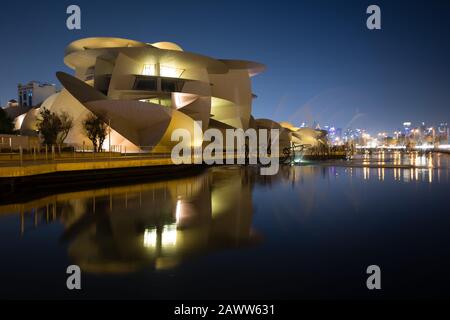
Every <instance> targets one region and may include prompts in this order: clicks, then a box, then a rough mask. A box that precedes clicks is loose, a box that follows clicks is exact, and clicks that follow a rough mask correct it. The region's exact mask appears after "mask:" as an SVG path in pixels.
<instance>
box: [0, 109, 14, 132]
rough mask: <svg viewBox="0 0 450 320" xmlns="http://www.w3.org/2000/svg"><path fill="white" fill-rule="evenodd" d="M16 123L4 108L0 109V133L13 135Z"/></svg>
mask: <svg viewBox="0 0 450 320" xmlns="http://www.w3.org/2000/svg"><path fill="white" fill-rule="evenodd" d="M13 131H14V122H13V120H12V119H11V118H9V117H8V115H7V113H6V111H5V110H3V108H1V107H0V133H13Z"/></svg>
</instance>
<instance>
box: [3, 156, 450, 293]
mask: <svg viewBox="0 0 450 320" xmlns="http://www.w3.org/2000/svg"><path fill="white" fill-rule="evenodd" d="M380 164H381V165H383V166H385V168H381V167H380ZM0 240H1V241H0V256H1V263H0V297H1V298H76V299H77V298H149V299H197V298H198V299H240V298H247V299H250V298H254V299H258V298H274V299H300V298H352V297H353V298H354V297H356V298H358V297H362V298H372V297H373V298H379V297H386V298H392V297H399V298H408V297H409V298H411V297H414V298H418V297H447V296H448V295H449V294H448V289H447V288H448V287H449V285H450V278H449V277H448V270H449V267H450V259H449V258H450V247H449V244H450V201H449V156H446V155H434V156H427V155H418V154H412V155H401V154H394V153H392V154H390V153H386V154H384V155H381V154H380V155H372V156H366V157H358V158H357V159H354V160H352V161H351V162H345V161H338V162H325V163H320V164H317V163H304V164H302V165H297V166H283V167H281V168H280V172H279V174H278V175H276V176H272V177H270V176H260V175H259V169H258V168H257V167H239V166H228V167H225V166H224V167H214V168H210V169H208V170H206V171H205V172H204V173H202V174H199V175H196V176H192V177H187V178H182V179H177V180H167V181H154V182H147V183H141V184H136V185H127V186H120V187H106V188H104V189H96V190H83V191H70V192H69V191H64V192H61V193H55V194H53V195H48V196H46V197H44V198H38V199H33V198H32V197H24V199H23V201H21V202H20V203H15V204H7V205H0ZM71 264H77V265H79V266H80V267H81V269H82V290H81V291H78V292H74V291H68V290H67V289H66V277H67V275H66V273H65V272H66V268H67V266H69V265H71ZM372 264H376V265H379V266H380V267H381V272H382V290H381V291H378V292H373V291H368V290H367V288H366V279H367V274H366V268H367V266H369V265H372Z"/></svg>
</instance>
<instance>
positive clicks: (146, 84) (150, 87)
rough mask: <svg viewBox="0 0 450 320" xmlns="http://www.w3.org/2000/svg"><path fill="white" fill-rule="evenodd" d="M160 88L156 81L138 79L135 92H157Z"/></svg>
mask: <svg viewBox="0 0 450 320" xmlns="http://www.w3.org/2000/svg"><path fill="white" fill-rule="evenodd" d="M157 88H158V86H157V81H156V79H136V82H135V83H134V90H145V91H156V90H157Z"/></svg>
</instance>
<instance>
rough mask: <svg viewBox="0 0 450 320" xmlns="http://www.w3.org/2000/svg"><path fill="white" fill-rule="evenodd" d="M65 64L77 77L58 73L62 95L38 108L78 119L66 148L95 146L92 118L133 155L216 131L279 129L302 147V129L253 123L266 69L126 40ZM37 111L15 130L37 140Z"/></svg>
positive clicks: (104, 43) (95, 43)
mask: <svg viewBox="0 0 450 320" xmlns="http://www.w3.org/2000/svg"><path fill="white" fill-rule="evenodd" d="M64 62H65V64H66V65H67V66H69V67H70V68H72V69H73V70H74V73H75V74H74V75H73V76H72V75H69V74H66V73H62V72H58V73H57V78H58V80H59V81H60V82H61V84H62V86H63V90H62V91H61V92H58V93H56V94H54V95H52V96H50V97H49V98H48V99H46V100H45V101H44V102H43V103H42V105H41V106H40V108H47V109H49V110H51V111H54V112H57V113H58V112H62V111H64V112H67V113H68V114H69V115H71V116H72V117H73V120H74V127H73V128H72V129H71V131H70V132H69V135H68V136H67V138H66V140H65V143H66V144H68V145H72V146H76V147H81V146H82V145H83V146H84V145H87V146H88V145H90V141H89V139H87V138H86V136H85V133H84V130H83V127H82V122H83V120H84V119H85V118H86V117H87V116H88V115H89V114H90V113H93V114H95V115H97V116H99V117H102V119H104V121H105V122H108V123H109V124H110V127H111V133H110V138H111V139H110V140H111V146H120V147H121V150H127V152H139V151H142V150H153V151H156V150H163V151H168V150H170V148H172V147H173V146H174V145H175V144H176V143H177V142H173V141H171V134H172V132H173V131H174V130H175V129H177V128H184V129H187V130H188V131H190V132H191V133H192V137H193V138H192V141H191V145H192V146H198V145H201V144H202V143H203V141H195V140H194V139H195V135H194V131H195V130H196V129H202V130H203V131H204V130H206V129H210V128H216V129H219V130H222V131H223V130H225V129H232V128H239V129H243V130H247V129H248V128H254V129H261V128H269V129H270V128H278V129H281V131H280V143H281V144H282V145H283V144H286V145H287V144H289V143H290V141H294V140H295V141H296V140H299V139H300V140H299V142H301V136H302V134H300V131H298V130H299V129H298V128H294V127H293V126H292V125H290V124H283V123H281V124H279V123H277V122H274V121H271V120H266V119H260V120H255V119H254V118H253V117H252V100H253V99H254V98H255V95H254V94H253V93H252V85H251V78H252V77H253V76H255V75H257V74H259V73H261V72H263V71H264V69H265V67H264V65H262V64H259V63H256V62H250V61H243V60H225V59H215V58H211V57H207V56H203V55H199V54H194V53H190V52H185V51H183V49H182V48H181V47H180V46H178V45H176V44H174V43H170V42H159V43H153V44H149V43H143V42H138V41H133V40H127V39H120V38H87V39H81V40H78V41H75V42H73V43H71V44H70V45H69V46H68V47H67V48H66V52H65V57H64ZM39 110H40V109H39V108H34V109H32V110H30V111H29V112H27V113H26V115H22V116H21V119H17V118H16V127H19V128H20V130H21V132H22V133H25V132H33V131H34V132H36V123H37V119H38V116H39ZM17 121H20V123H19V124H18V123H17ZM199 124H201V128H198V126H199ZM297 131H298V132H297ZM312 131H314V130H312ZM307 135H308V134H306V136H307ZM303 136H305V133H303ZM108 140H109V137H108ZM108 140H107V141H108ZM316 142H317V141H316ZM281 147H282V146H281ZM103 148H104V149H106V150H108V148H109V146H105V145H104V146H103Z"/></svg>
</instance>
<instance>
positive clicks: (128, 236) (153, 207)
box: [0, 167, 260, 273]
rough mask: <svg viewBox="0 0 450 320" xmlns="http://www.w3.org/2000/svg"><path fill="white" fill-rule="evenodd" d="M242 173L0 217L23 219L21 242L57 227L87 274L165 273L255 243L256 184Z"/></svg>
mask: <svg viewBox="0 0 450 320" xmlns="http://www.w3.org/2000/svg"><path fill="white" fill-rule="evenodd" d="M244 172H245V168H239V167H229V168H217V169H210V170H208V171H207V172H205V173H203V174H201V175H198V176H194V177H188V178H182V179H175V180H167V181H155V182H151V183H146V184H141V185H132V186H124V187H112V188H107V189H97V190H90V191H82V192H73V193H65V194H59V195H53V196H49V197H46V198H43V199H40V200H36V201H31V202H28V203H26V204H20V205H14V206H3V208H2V207H0V210H1V212H13V211H16V212H19V211H20V216H21V224H20V225H21V226H20V228H21V230H20V232H21V233H22V235H23V236H26V233H27V232H30V231H32V229H33V228H39V227H40V226H42V225H43V224H44V225H45V224H46V223H54V222H58V221H60V222H61V223H62V224H63V225H64V232H63V234H62V235H61V236H60V240H61V242H62V243H67V244H68V254H69V257H70V260H71V261H72V262H73V263H74V264H77V265H79V266H80V267H81V269H82V270H83V271H85V272H92V273H105V272H106V273H122V272H133V271H137V270H140V269H142V268H148V267H149V266H151V265H154V267H155V268H156V269H166V268H171V267H174V266H176V265H178V264H179V263H180V262H181V261H182V260H183V259H185V258H188V257H193V256H196V255H201V254H204V253H207V252H208V251H215V250H220V249H226V248H231V247H238V246H242V245H244V246H245V245H250V244H252V243H255V242H257V241H258V239H259V238H260V237H259V236H258V235H257V234H256V233H255V231H254V230H252V227H251V224H252V214H253V209H252V196H251V191H252V190H251V189H252V183H251V181H250V177H249V176H248V175H246V174H244ZM12 207H14V208H12Z"/></svg>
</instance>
